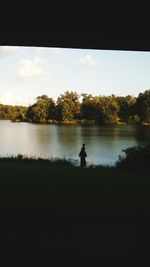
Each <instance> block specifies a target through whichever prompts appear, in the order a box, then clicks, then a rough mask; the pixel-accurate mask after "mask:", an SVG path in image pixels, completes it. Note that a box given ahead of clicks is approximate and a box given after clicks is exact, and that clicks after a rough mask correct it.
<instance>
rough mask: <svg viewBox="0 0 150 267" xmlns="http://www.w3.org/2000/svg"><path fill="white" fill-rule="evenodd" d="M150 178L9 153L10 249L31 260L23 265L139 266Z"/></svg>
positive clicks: (4, 162)
mask: <svg viewBox="0 0 150 267" xmlns="http://www.w3.org/2000/svg"><path fill="white" fill-rule="evenodd" d="M149 180H150V177H149V173H145V174H141V173H133V172H125V171H124V172H123V171H121V170H117V169H115V168H111V167H110V168H109V167H106V168H105V167H95V168H94V167H89V168H85V169H81V168H80V167H75V166H73V165H72V164H70V163H68V162H67V161H63V160H62V161H61V160H60V161H59V160H58V161H56V162H52V161H48V160H47V161H46V160H23V159H15V158H8V159H6V158H5V159H3V158H1V159H0V214H1V220H0V235H1V247H2V249H1V252H2V251H3V252H2V255H5V254H6V255H7V254H8V253H9V255H11V259H13V260H14V261H16V262H17V261H18V262H20V261H21V259H23V261H22V262H21V264H20V266H37V264H38V263H39V264H40V262H41V264H40V266H87V264H90V266H137V265H135V261H136V259H137V247H136V246H137V231H141V229H143V230H142V231H143V232H142V233H143V234H144V233H145V231H146V229H147V228H146V227H147V226H148V221H149V218H150V206H149V203H150V181H149ZM141 237H142V236H141ZM141 242H142V240H141ZM140 244H141V243H140ZM142 248H143V253H145V248H144V244H143V245H142V247H141V250H140V252H141V253H142ZM139 255H140V254H139ZM6 259H9V258H7V257H6ZM139 260H140V259H139ZM139 260H138V262H139ZM52 262H53V263H52ZM35 263H36V264H35ZM34 264H35V265H34ZM3 266H4V265H3ZM6 266H7V265H6Z"/></svg>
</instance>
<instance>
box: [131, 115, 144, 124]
mask: <svg viewBox="0 0 150 267" xmlns="http://www.w3.org/2000/svg"><path fill="white" fill-rule="evenodd" d="M140 122H141V120H140V118H139V116H138V115H136V114H135V115H132V116H129V119H128V124H135V125H139V124H140Z"/></svg>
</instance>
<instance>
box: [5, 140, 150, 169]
mask: <svg viewBox="0 0 150 267" xmlns="http://www.w3.org/2000/svg"><path fill="white" fill-rule="evenodd" d="M123 152H124V156H123V155H118V160H117V161H116V163H115V164H114V165H109V164H108V165H107V164H106V165H94V164H91V165H88V164H87V166H86V167H85V168H84V169H87V170H88V169H89V170H90V169H95V170H116V171H120V170H121V171H132V172H133V171H134V172H140V173H141V172H144V173H145V172H149V171H150V144H147V145H146V146H144V147H140V146H135V147H128V148H126V149H124V150H123ZM3 162H5V163H11V162H14V163H20V162H22V163H30V164H33V165H38V164H40V165H47V166H54V167H58V166H61V167H71V168H72V169H75V168H78V169H81V167H80V166H79V165H78V164H77V160H73V159H67V158H40V157H36V156H35V157H33V156H27V155H22V154H18V155H17V156H7V157H0V164H1V163H3Z"/></svg>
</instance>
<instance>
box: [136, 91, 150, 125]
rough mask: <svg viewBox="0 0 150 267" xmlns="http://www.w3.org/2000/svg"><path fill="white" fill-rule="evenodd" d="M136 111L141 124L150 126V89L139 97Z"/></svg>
mask: <svg viewBox="0 0 150 267" xmlns="http://www.w3.org/2000/svg"><path fill="white" fill-rule="evenodd" d="M136 110H137V115H138V116H139V117H140V119H141V122H143V123H148V124H150V89H149V90H146V91H145V92H144V93H140V94H139V95H138V97H137V103H136Z"/></svg>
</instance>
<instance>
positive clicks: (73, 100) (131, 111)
mask: <svg viewBox="0 0 150 267" xmlns="http://www.w3.org/2000/svg"><path fill="white" fill-rule="evenodd" d="M81 99H82V100H81ZM0 119H1V120H2V119H8V120H11V121H13V122H31V123H58V124H59V123H64V124H75V123H78V124H83V125H86V124H87V125H102V124H119V123H127V124H150V89H149V90H146V91H145V92H144V93H139V95H138V97H134V96H131V95H127V96H115V95H110V96H102V95H99V96H92V95H91V94H85V93H83V94H81V95H79V94H77V92H73V91H66V92H65V93H64V94H61V95H60V96H59V97H58V98H57V101H54V100H53V98H51V97H48V96H47V95H41V96H38V97H37V98H36V101H35V103H34V104H32V105H29V106H28V107H25V106H11V105H3V104H0Z"/></svg>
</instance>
